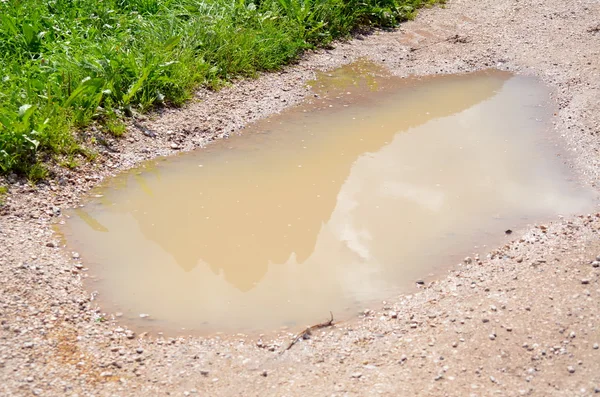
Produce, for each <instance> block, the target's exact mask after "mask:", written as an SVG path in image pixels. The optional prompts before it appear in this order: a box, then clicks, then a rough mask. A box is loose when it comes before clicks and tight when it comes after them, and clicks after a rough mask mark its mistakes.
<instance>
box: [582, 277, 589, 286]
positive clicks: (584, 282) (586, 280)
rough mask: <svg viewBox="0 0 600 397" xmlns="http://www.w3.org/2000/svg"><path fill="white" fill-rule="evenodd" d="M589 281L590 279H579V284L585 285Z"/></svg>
mask: <svg viewBox="0 0 600 397" xmlns="http://www.w3.org/2000/svg"><path fill="white" fill-rule="evenodd" d="M589 283H590V280H589V279H587V278H584V279H581V284H583V285H587V284H589Z"/></svg>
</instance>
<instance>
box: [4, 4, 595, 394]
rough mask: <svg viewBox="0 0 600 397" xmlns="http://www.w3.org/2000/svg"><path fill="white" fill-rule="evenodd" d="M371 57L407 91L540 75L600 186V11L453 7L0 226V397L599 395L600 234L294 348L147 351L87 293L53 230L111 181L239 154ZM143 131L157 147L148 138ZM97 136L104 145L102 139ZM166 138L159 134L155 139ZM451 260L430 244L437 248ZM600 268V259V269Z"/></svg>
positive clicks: (340, 51) (494, 255)
mask: <svg viewBox="0 0 600 397" xmlns="http://www.w3.org/2000/svg"><path fill="white" fill-rule="evenodd" d="M360 57H367V58H369V59H371V60H373V61H375V62H379V63H381V64H382V65H385V66H386V67H387V68H389V69H390V71H391V72H392V73H394V74H397V75H401V76H407V75H426V74H434V73H459V72H466V71H472V70H477V69H483V68H491V67H495V68H499V69H503V70H510V71H514V72H516V73H522V74H528V75H536V76H538V77H539V78H540V79H541V80H542V81H544V82H545V83H547V84H548V85H549V86H550V87H551V88H552V90H553V99H554V100H555V101H556V103H557V108H558V110H557V114H556V116H555V118H554V131H552V134H553V136H555V137H556V141H557V142H558V143H559V144H560V145H562V146H564V148H565V149H566V150H567V151H568V153H569V154H570V155H569V156H567V157H568V158H565V161H566V162H567V163H568V164H569V166H571V167H572V168H573V169H574V171H575V173H576V174H577V175H578V176H579V177H580V178H581V181H582V183H583V184H586V185H588V186H590V187H591V188H592V189H597V185H598V176H599V170H600V156H599V155H598V150H599V149H600V143H599V137H598V134H600V2H598V1H596V0H582V1H574V0H546V1H534V0H515V1H512V0H502V1H499V0H479V1H475V0H450V1H449V2H448V4H447V6H446V7H445V8H443V9H442V8H436V9H431V10H426V11H423V12H422V13H421V14H420V16H419V17H418V18H417V20H416V21H414V22H410V23H406V24H404V25H402V27H401V28H400V29H399V30H397V31H395V32H377V33H375V34H372V35H368V36H364V37H357V38H356V39H354V40H352V41H351V42H348V43H341V44H337V45H336V48H335V49H333V50H323V51H320V52H317V53H312V54H307V55H306V56H305V57H304V59H302V60H301V61H300V62H299V64H297V65H295V66H293V67H290V68H287V69H286V70H285V71H283V72H281V73H277V74H271V75H265V76H262V77H260V78H259V79H257V80H253V81H241V82H239V83H238V84H236V85H234V86H233V87H231V88H227V89H225V90H223V91H221V92H219V93H210V92H200V93H199V94H198V99H201V101H198V102H196V103H193V104H191V105H189V106H188V107H186V108H185V109H183V110H169V111H165V112H164V113H163V114H162V115H160V116H157V117H154V118H152V119H142V120H139V123H140V125H142V126H143V128H147V129H150V130H152V131H154V132H155V133H156V134H157V136H156V137H154V138H152V137H149V136H147V135H145V134H143V133H142V131H141V129H140V128H138V127H134V126H132V127H131V128H130V131H129V134H128V135H127V137H126V138H125V139H124V140H120V141H110V140H109V141H108V142H106V144H107V145H108V147H109V148H108V149H107V148H104V149H103V150H101V155H100V159H99V160H98V161H97V162H96V163H95V165H93V166H92V165H90V166H85V167H82V168H81V169H79V170H77V171H67V170H59V171H57V175H56V177H55V178H54V179H53V180H52V181H50V182H48V183H44V184H40V185H38V186H36V187H31V186H29V185H28V184H26V183H23V182H22V181H19V180H17V179H15V178H8V179H6V180H3V181H2V183H3V184H5V185H7V186H8V187H9V190H10V193H9V195H8V197H7V198H6V204H5V206H4V207H2V209H0V214H1V217H0V323H1V327H0V395H6V396H12V395H19V396H21V395H23V396H26V395H31V394H33V395H42V396H62V395H80V396H91V395H95V396H130V395H131V396H134V395H135V396H137V395H146V396H154V395H244V396H249V395H260V396H265V395H277V396H306V395H330V396H333V395H336V396H346V395H348V396H353V395H355V396H365V395H389V396H413V395H431V396H465V395H473V396H491V395H501V396H513V395H537V396H548V395H557V396H575V395H582V396H588V395H592V394H595V393H600V349H599V348H598V344H599V343H600V268H599V267H598V265H599V264H600V262H597V261H596V262H594V261H595V260H596V256H597V255H600V240H599V238H598V236H599V232H600V216H599V215H596V214H592V215H587V214H582V216H580V217H575V218H572V219H556V220H555V221H553V222H551V223H548V224H544V225H531V228H530V229H528V230H523V231H518V232H515V233H513V234H512V235H511V236H510V237H507V241H506V245H505V246H503V247H498V248H497V249H495V250H493V251H491V252H489V253H487V254H483V255H482V256H481V258H478V257H473V258H468V259H466V260H465V262H464V263H461V264H457V265H455V266H453V268H452V270H451V271H450V272H449V274H448V276H447V277H441V278H439V279H438V280H437V281H434V282H432V283H430V284H428V285H426V286H424V287H422V288H421V290H420V291H419V292H417V293H415V294H412V295H409V296H398V297H395V298H394V299H390V300H389V301H388V302H387V303H386V304H383V305H382V306H381V307H380V308H379V309H378V310H372V311H370V312H367V313H365V315H363V316H361V317H360V318H357V319H355V320H353V321H350V322H346V323H343V324H338V325H337V326H335V327H333V328H321V329H319V330H316V331H315V332H314V333H313V336H312V338H311V339H308V340H300V341H299V342H298V343H296V344H295V345H294V346H293V348H291V349H290V350H288V351H285V352H283V353H281V351H282V350H284V349H285V347H286V346H287V345H288V344H289V342H290V340H291V335H290V334H289V333H287V332H281V333H280V334H279V335H275V336H272V337H268V338H266V337H265V338H264V340H259V339H257V338H251V337H246V336H243V335H239V336H227V337H225V336H223V337H212V338H202V337H179V338H164V337H151V336H147V335H143V334H135V333H133V332H132V331H129V330H127V329H126V327H125V326H124V325H123V324H120V323H119V321H117V320H118V318H116V319H115V317H114V313H106V314H104V313H102V312H101V310H100V309H99V308H97V307H96V304H95V301H94V300H93V299H92V298H93V294H91V293H90V292H88V291H86V290H85V289H84V288H83V286H82V279H83V278H84V277H85V275H86V263H85V258H83V259H81V258H74V257H72V255H71V253H70V252H67V250H65V249H63V248H61V242H60V241H59V238H58V237H57V236H56V235H55V234H53V231H52V227H51V225H52V224H54V223H56V222H60V221H61V220H62V217H63V215H61V211H62V210H64V209H65V208H68V207H71V206H74V205H76V204H77V202H78V200H79V199H80V197H81V195H82V194H83V193H85V192H86V191H87V190H88V189H89V188H91V187H93V186H94V185H95V184H97V183H98V182H99V181H100V180H101V179H102V178H103V177H106V176H108V175H110V174H111V173H114V172H117V171H118V170H121V169H125V168H128V167H131V166H133V165H135V164H136V163H138V162H139V161H141V160H143V159H147V158H152V157H155V156H157V155H164V154H170V153H175V152H177V151H180V150H189V149H193V148H195V147H198V146H202V145H204V144H205V143H206V142H208V141H210V140H212V139H215V138H217V137H222V136H226V135H227V134H230V133H232V132H234V131H236V130H238V129H239V128H241V127H242V126H243V125H244V124H245V123H248V122H251V121H253V120H256V119H257V118H260V117H264V116H266V115H269V114H272V113H274V112H277V111H280V110H281V109H283V108H285V107H287V106H290V105H292V104H294V103H297V102H299V101H301V100H302V99H303V98H304V97H305V96H306V95H308V94H309V91H308V89H307V88H306V87H305V84H304V83H305V82H306V81H307V80H309V79H311V78H312V77H313V76H314V71H315V70H319V69H321V70H324V69H330V68H333V67H336V66H339V65H342V64H345V63H348V62H351V61H352V60H355V59H358V58H360ZM143 128H142V129H143ZM91 133H93V131H91ZM148 135H152V134H148ZM433 243H435V242H432V244H433ZM598 259H599V260H600V258H598Z"/></svg>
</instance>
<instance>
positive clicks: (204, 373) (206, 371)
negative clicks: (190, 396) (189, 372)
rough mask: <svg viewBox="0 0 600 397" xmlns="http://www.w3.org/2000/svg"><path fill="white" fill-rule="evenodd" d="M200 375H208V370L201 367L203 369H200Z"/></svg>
mask: <svg viewBox="0 0 600 397" xmlns="http://www.w3.org/2000/svg"><path fill="white" fill-rule="evenodd" d="M200 375H204V376H208V370H206V369H201V370H200Z"/></svg>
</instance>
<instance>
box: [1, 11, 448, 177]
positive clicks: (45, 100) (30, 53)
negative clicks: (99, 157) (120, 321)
mask: <svg viewBox="0 0 600 397" xmlns="http://www.w3.org/2000/svg"><path fill="white" fill-rule="evenodd" d="M436 2H439V1H436V0H0V174H1V173H9V172H17V173H21V174H26V175H28V176H29V177H30V178H31V179H33V180H35V179H40V178H43V177H44V176H45V172H46V171H45V168H44V166H43V163H44V162H46V161H49V160H57V159H58V158H60V159H62V160H60V161H58V162H59V163H61V164H66V165H67V166H69V165H73V164H77V161H75V160H74V158H76V157H78V156H90V154H89V153H87V152H86V151H85V150H82V149H81V146H80V145H79V144H78V137H77V131H81V129H82V128H83V127H85V126H86V125H89V124H90V123H91V122H98V123H99V125H101V126H103V131H105V133H107V134H112V135H114V136H120V135H122V134H123V133H124V130H125V129H124V126H123V124H122V120H123V117H127V116H129V115H131V113H132V112H133V111H137V112H144V111H148V110H149V109H151V108H153V107H155V106H162V105H167V106H179V105H181V104H183V103H184V102H185V101H186V100H187V99H188V98H190V96H191V94H192V92H193V90H194V89H195V88H197V87H198V86H207V87H209V88H213V89H216V88H218V87H219V86H221V85H222V84H223V83H224V82H227V81H230V80H231V79H234V78H237V77H245V76H253V75H255V74H256V73H257V72H259V71H270V70H275V69H277V68H279V67H281V66H282V65H284V64H286V63H289V62H290V61H292V60H293V59H294V58H296V57H297V56H298V55H299V54H300V53H301V52H302V51H304V50H306V49H310V48H314V47H318V46H323V45H327V44H328V43H330V42H331V41H332V40H334V39H336V38H340V37H345V36H348V35H350V34H351V32H352V31H353V30H354V29H356V28H359V27H367V28H369V27H393V26H395V25H397V24H398V23H400V22H402V21H404V20H406V19H410V18H412V17H413V16H414V15H415V13H416V10H417V9H418V8H419V7H422V6H425V5H429V4H432V3H436Z"/></svg>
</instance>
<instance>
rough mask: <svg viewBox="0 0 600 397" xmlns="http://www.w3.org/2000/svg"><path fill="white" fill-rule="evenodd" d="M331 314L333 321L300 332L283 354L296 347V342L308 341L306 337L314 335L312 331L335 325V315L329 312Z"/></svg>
mask: <svg viewBox="0 0 600 397" xmlns="http://www.w3.org/2000/svg"><path fill="white" fill-rule="evenodd" d="M329 314H331V319H330V320H329V321H325V322H323V323H319V324H316V325H313V326H311V327H308V328H306V329H305V330H304V331H302V332H300V333H299V334H298V335H296V337H295V338H294V339H293V340H292V341H291V342H290V344H289V345H288V347H287V348H286V349H285V350H284V351H283V352H285V351H288V350H290V349H291V348H292V346H294V345H295V344H296V342H298V341H299V340H300V339H306V337H307V336H309V335H310V334H311V333H312V331H314V330H316V329H319V328H325V327H331V326H332V325H333V313H332V312H329ZM283 352H282V353H283Z"/></svg>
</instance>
